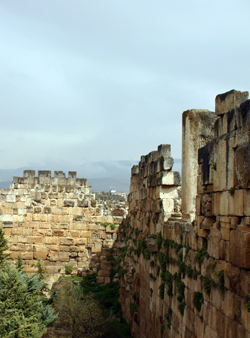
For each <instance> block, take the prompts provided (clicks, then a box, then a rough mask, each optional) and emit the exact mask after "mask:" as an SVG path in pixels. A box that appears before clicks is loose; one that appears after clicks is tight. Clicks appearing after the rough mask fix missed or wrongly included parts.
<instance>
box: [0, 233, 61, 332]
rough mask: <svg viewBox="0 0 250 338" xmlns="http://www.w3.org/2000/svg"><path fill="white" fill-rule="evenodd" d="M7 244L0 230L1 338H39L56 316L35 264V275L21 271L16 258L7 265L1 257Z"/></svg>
mask: <svg viewBox="0 0 250 338" xmlns="http://www.w3.org/2000/svg"><path fill="white" fill-rule="evenodd" d="M7 248H8V244H7V240H6V239H5V237H4V233H3V230H2V228H1V229H0V266H1V269H0V313H1V320H0V332H1V337H2V338H12V337H13V338H28V337H33V338H40V337H42V336H43V334H44V333H45V332H46V331H47V328H46V327H47V325H48V324H49V323H51V322H53V321H54V319H55V318H56V314H55V312H54V310H53V309H52V307H51V305H50V303H51V298H50V297H49V294H48V288H47V285H46V283H45V282H44V281H43V280H44V278H45V277H44V271H45V270H44V269H43V267H42V264H41V263H40V262H39V269H38V271H37V273H36V274H32V275H30V276H28V275H27V273H26V272H24V271H23V262H22V259H21V257H18V259H17V262H16V264H15V265H14V264H10V262H8V261H7V260H6V258H7V257H8V255H7V254H5V253H4V251H5V250H7Z"/></svg>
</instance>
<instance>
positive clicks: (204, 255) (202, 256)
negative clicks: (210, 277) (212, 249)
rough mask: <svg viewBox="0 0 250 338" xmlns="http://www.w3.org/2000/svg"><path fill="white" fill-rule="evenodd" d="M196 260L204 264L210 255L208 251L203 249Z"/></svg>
mask: <svg viewBox="0 0 250 338" xmlns="http://www.w3.org/2000/svg"><path fill="white" fill-rule="evenodd" d="M196 258H197V260H198V261H199V262H200V263H202V262H203V261H204V259H205V258H209V254H208V252H207V249H206V248H205V247H203V248H201V249H200V250H199V251H198V252H197V253H196Z"/></svg>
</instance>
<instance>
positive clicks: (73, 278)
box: [59, 275, 83, 282]
mask: <svg viewBox="0 0 250 338" xmlns="http://www.w3.org/2000/svg"><path fill="white" fill-rule="evenodd" d="M61 279H67V280H73V281H76V282H82V281H83V277H80V276H74V275H72V276H60V277H59V280H61Z"/></svg>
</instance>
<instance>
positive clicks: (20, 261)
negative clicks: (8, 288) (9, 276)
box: [16, 256, 24, 271]
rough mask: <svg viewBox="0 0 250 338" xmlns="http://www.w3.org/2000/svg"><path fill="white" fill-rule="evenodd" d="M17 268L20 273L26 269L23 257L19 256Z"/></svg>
mask: <svg viewBox="0 0 250 338" xmlns="http://www.w3.org/2000/svg"><path fill="white" fill-rule="evenodd" d="M16 268H17V270H18V271H22V270H23V268H24V265H23V260H22V257H21V256H18V257H17V260H16Z"/></svg>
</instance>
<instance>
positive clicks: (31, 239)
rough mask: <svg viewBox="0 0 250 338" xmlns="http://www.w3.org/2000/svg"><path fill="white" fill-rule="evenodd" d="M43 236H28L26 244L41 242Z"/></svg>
mask: <svg viewBox="0 0 250 338" xmlns="http://www.w3.org/2000/svg"><path fill="white" fill-rule="evenodd" d="M43 241H44V238H43V237H42V236H29V237H28V238H27V242H28V244H42V243H43Z"/></svg>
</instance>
